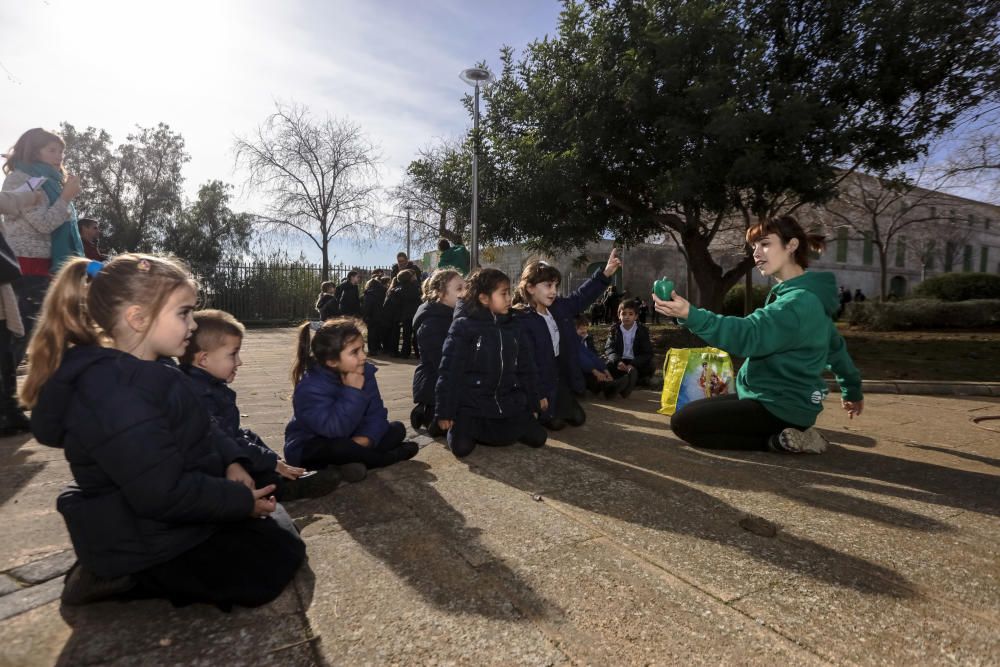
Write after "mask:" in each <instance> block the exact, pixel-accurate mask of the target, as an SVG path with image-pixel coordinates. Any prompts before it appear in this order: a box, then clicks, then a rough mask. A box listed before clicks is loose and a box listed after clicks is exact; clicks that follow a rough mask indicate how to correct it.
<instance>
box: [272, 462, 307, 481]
mask: <svg viewBox="0 0 1000 667" xmlns="http://www.w3.org/2000/svg"><path fill="white" fill-rule="evenodd" d="M274 471H275V472H276V473H278V474H279V475H281V476H282V477H284V478H285V479H298V478H299V477H301V476H302V475H303V474H305V472H306V469H305V468H296V467H295V466H290V465H288V464H287V463H285V462H284V461H282V460H280V459H279V460H278V465H276V466H275V467H274Z"/></svg>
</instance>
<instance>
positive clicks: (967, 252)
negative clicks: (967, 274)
mask: <svg viewBox="0 0 1000 667" xmlns="http://www.w3.org/2000/svg"><path fill="white" fill-rule="evenodd" d="M962 270H963V271H972V246H971V245H967V246H965V248H964V249H963V250H962Z"/></svg>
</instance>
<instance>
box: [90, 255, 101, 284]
mask: <svg viewBox="0 0 1000 667" xmlns="http://www.w3.org/2000/svg"><path fill="white" fill-rule="evenodd" d="M103 268H104V262H98V261H97V260H96V259H95V260H91V262H90V264H88V265H87V275H88V276H90V278H91V279H93V278H94V277H95V276H97V274H98V273H100V271H101V269H103Z"/></svg>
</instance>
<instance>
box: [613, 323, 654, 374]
mask: <svg viewBox="0 0 1000 667" xmlns="http://www.w3.org/2000/svg"><path fill="white" fill-rule="evenodd" d="M604 356H606V357H607V358H608V371H610V372H611V374H612V375H614V376H615V377H616V378H617V377H621V376H622V375H625V372H624V371H620V370H618V363H619V362H621V361H624V362H626V363H628V364H629V365H630V366H633V367H634V368H635V369H636V371H637V372H638V374H639V377H638V382H639V384H646V383H648V381H649V379H650V378H651V377H653V373H654V372H655V371H654V369H653V343H652V341H650V339H649V329H648V328H646V325H645V324H640V323H639V322H636V323H635V324H633V325H632V328H631V329H630V330H628V331H625V330H624V329H623V328H622V325H620V324H616V325H614V326H613V327H611V328H610V329H608V338H607V340H606V341H605V342H604Z"/></svg>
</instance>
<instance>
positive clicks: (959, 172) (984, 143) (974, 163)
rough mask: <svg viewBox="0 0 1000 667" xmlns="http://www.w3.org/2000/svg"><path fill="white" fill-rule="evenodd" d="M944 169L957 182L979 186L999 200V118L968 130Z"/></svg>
mask: <svg viewBox="0 0 1000 667" xmlns="http://www.w3.org/2000/svg"><path fill="white" fill-rule="evenodd" d="M944 169H945V174H946V175H948V176H949V177H952V178H954V179H955V180H956V181H957V183H958V184H960V185H964V186H967V187H975V188H979V189H980V190H983V191H985V192H988V193H989V194H990V196H991V199H992V200H993V201H994V202H996V201H1000V122H993V123H989V124H986V125H982V126H980V127H978V128H976V129H974V130H971V131H970V132H968V133H967V134H966V136H965V137H964V139H963V141H962V143H961V144H960V145H959V147H958V148H957V149H955V151H954V152H952V154H951V155H950V156H949V158H948V161H947V164H946V165H945V167H944Z"/></svg>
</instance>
